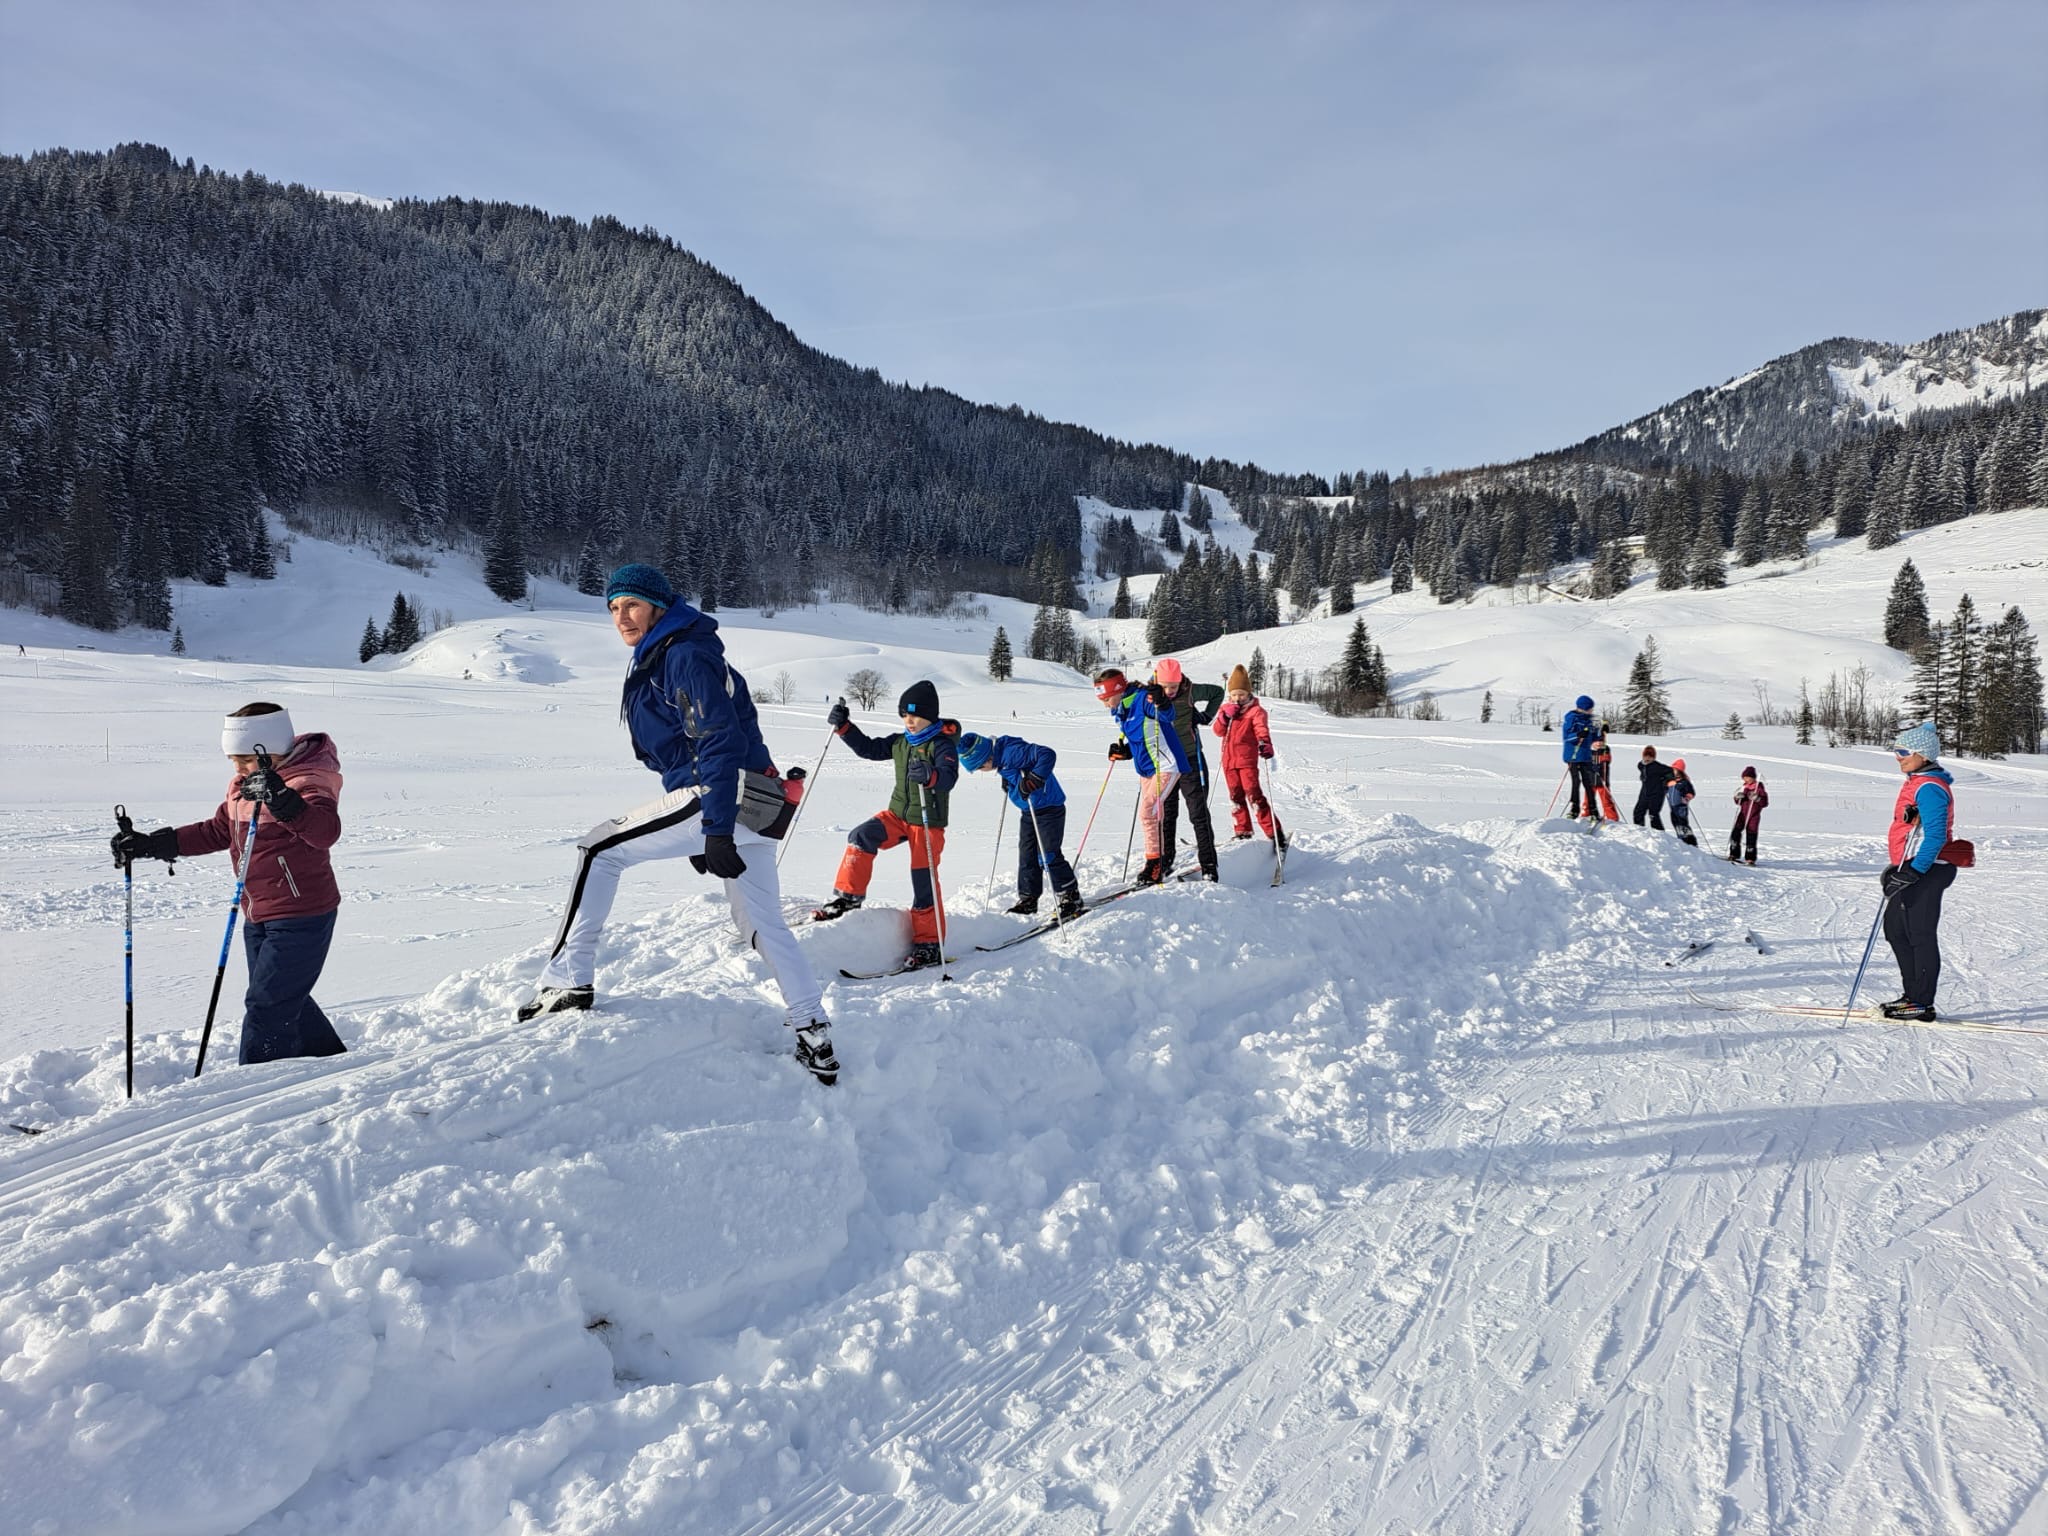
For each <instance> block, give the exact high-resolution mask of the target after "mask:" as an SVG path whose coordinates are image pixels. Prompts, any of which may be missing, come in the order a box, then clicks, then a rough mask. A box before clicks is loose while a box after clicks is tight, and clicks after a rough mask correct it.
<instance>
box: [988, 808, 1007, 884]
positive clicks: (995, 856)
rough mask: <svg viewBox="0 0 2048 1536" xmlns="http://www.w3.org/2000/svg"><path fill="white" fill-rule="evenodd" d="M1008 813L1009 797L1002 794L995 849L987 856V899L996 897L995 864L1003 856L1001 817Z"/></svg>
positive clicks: (997, 819)
mask: <svg viewBox="0 0 2048 1536" xmlns="http://www.w3.org/2000/svg"><path fill="white" fill-rule="evenodd" d="M1009 814H1010V797H1009V796H1008V795H1004V796H1003V808H1002V809H1001V810H999V811H997V812H996V851H995V852H994V853H992V854H990V855H989V856H988V898H987V899H988V900H990V901H994V900H995V899H996V864H997V862H998V861H999V860H1001V858H1002V856H1003V818H1004V817H1006V816H1008V815H1009Z"/></svg>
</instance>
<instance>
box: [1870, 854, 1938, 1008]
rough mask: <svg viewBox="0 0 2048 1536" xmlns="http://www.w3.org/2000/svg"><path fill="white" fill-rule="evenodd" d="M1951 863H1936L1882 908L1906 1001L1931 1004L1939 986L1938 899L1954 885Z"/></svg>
mask: <svg viewBox="0 0 2048 1536" xmlns="http://www.w3.org/2000/svg"><path fill="white" fill-rule="evenodd" d="M1955 878H1956V867H1955V865H1953V864H1935V865H1933V866H1931V867H1930V868H1929V869H1928V871H1927V873H1926V874H1924V875H1922V876H1921V877H1920V878H1919V879H1918V880H1915V881H1914V882H1913V883H1912V884H1911V885H1909V886H1907V887H1906V888H1905V889H1904V890H1903V891H1901V892H1899V894H1898V895H1896V896H1894V897H1893V898H1892V899H1891V900H1890V901H1889V902H1888V903H1887V904H1886V905H1885V909H1884V938H1885V942H1886V943H1887V944H1889V945H1891V947H1892V953H1893V954H1894V955H1895V956H1897V957H1898V962H1899V981H1900V983H1901V986H1902V988H1903V990H1904V991H1905V994H1906V1001H1907V1002H1909V1003H1918V1004H1920V1005H1921V1006H1922V1007H1923V1008H1932V1007H1933V1006H1934V989H1935V988H1936V987H1938V986H1940V985H1941V936H1940V934H1939V933H1937V932H1936V930H1937V929H1939V928H1940V927H1941V898H1942V895H1943V893H1944V892H1946V891H1947V890H1948V888H1949V887H1950V886H1951V885H1953V884H1955Z"/></svg>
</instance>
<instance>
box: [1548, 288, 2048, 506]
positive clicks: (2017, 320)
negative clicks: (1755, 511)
mask: <svg viewBox="0 0 2048 1536" xmlns="http://www.w3.org/2000/svg"><path fill="white" fill-rule="evenodd" d="M2042 384H2048V311H2043V310H2038V309H2029V310H2022V311H2020V312H2019V313H2018V314H2014V315H2008V316H2006V317H2005V318H2004V319H2003V320H1994V321H1992V322H1990V323H1989V324H1988V325H1979V326H1974V327H1972V328H1971V329H1969V330H1963V331H1946V332H1944V333H1943V334H1941V335H1939V336H1936V337H1933V338H1932V339H1930V340H1928V341H1923V342H1919V343H1917V344H1915V345H1912V346H1897V345H1894V344H1892V343H1889V342H1881V341H1854V340H1850V339H1847V338H1844V337H1837V338H1835V339H1834V340H1832V341H1823V342H1818V343H1816V344H1815V345H1813V346H1810V347H1802V348H1800V349H1799V350H1798V351H1797V352H1793V353H1791V354H1789V355H1788V356H1785V357H1781V358H1777V359H1775V360H1774V361H1772V362H1768V363H1766V364H1764V365H1763V366H1762V367H1761V368H1757V369H1754V370H1752V371H1751V372H1749V373H1746V374H1744V375H1742V376H1741V377H1740V378H1736V379H1731V380H1729V381H1728V382H1727V383H1726V384H1722V385H1719V386H1717V387H1716V388H1713V389H1698V390H1694V391H1693V392H1692V393H1691V394H1689V395H1687V396H1686V397H1685V398H1684V399H1683V400H1676V401H1673V402H1672V403H1671V404H1670V405H1667V406H1665V407H1663V408H1662V409H1661V410H1656V411H1652V412H1651V413H1650V414H1649V415H1647V416H1639V417H1637V418H1636V419H1635V420H1634V421H1631V422H1628V423H1626V424H1624V425H1622V426H1619V427H1612V428H1609V429H1608V430H1607V431H1605V432H1601V433H1599V434H1597V435H1596V436H1593V437H1589V438H1587V439H1586V440H1585V441H1584V442H1582V443H1580V444H1578V445H1577V446H1575V447H1572V448H1566V449H1562V450H1560V451H1558V452H1556V453H1551V454H1541V455H1538V458H1537V462H1539V463H1540V462H1544V461H1557V460H1565V461H1570V462H1578V463H1598V464H1617V465H1626V466H1630V467H1634V468H1676V467H1678V466H1680V465H1692V466H1694V467H1697V468H1700V469H1733V470H1737V471H1741V472H1743V473H1753V472H1754V471H1757V470H1761V469H1770V468H1772V467H1774V466H1776V465H1779V464H1782V463H1785V462H1786V461H1788V460H1789V459H1790V458H1791V457H1792V455H1793V454H1794V453H1802V452H1803V453H1805V454H1807V455H1808V456H1809V457H1810V456H1812V455H1814V454H1817V453H1823V452H1825V451H1827V450H1828V449H1830V448H1833V447H1834V446H1836V445H1837V444H1838V443H1841V442H1844V441H1847V440H1848V439H1850V438H1853V437H1856V436H1861V435H1867V434H1868V433H1870V432H1872V431H1875V430H1878V429H1881V428H1883V427H1886V426H1892V425H1897V424H1899V423H1901V422H1904V421H1907V420H1909V419H1911V418H1912V417H1914V416H1916V415H1919V414H1921V413H1923V412H1928V411H1950V410H1957V409H1961V408H1964V407H1968V406H1977V405H1985V404H1989V403H1992V402H1995V401H1998V400H2001V399H2004V398H2006V397H2007V396H2009V395H2014V394H2025V393H2026V392H2027V391H2028V390H2029V389H2031V388H2033V387H2035V386H2036V385H2042Z"/></svg>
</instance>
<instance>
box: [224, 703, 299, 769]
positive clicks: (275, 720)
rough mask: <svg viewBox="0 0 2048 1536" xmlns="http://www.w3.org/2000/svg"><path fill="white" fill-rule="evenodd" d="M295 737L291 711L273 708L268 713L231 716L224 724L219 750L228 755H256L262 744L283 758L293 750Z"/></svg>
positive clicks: (267, 750)
mask: <svg viewBox="0 0 2048 1536" xmlns="http://www.w3.org/2000/svg"><path fill="white" fill-rule="evenodd" d="M294 739H295V738H294V736H293V734H292V717H291V711H290V710H285V709H279V710H273V711H272V712H271V713H269V714H267V715H229V716H228V718H227V721H226V723H225V724H224V725H222V726H221V731H220V749H221V751H222V752H223V753H225V754H226V755H227V756H229V757H254V756H255V755H256V749H257V748H258V747H261V748H262V749H263V750H264V751H265V752H267V753H269V754H270V755H271V756H272V757H283V756H284V755H285V753H287V752H289V751H291V749H292V742H293V740H294Z"/></svg>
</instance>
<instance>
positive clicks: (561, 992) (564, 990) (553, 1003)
mask: <svg viewBox="0 0 2048 1536" xmlns="http://www.w3.org/2000/svg"><path fill="white" fill-rule="evenodd" d="M596 1001H597V994H596V992H595V991H593V990H592V989H591V988H589V987H542V988H541V989H540V990H539V991H538V992H536V993H534V995H533V1001H532V1002H530V1003H522V1004H520V1005H519V1022H520V1023H522V1024H524V1023H525V1022H526V1021H527V1020H528V1019H537V1018H539V1017H540V1016H541V1015H542V1014H544V1013H567V1012H569V1011H570V1010H571V1009H578V1010H580V1009H584V1008H588V1007H590V1006H591V1005H592V1004H593V1003H595V1002H596Z"/></svg>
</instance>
